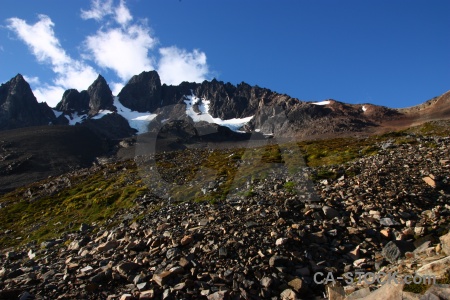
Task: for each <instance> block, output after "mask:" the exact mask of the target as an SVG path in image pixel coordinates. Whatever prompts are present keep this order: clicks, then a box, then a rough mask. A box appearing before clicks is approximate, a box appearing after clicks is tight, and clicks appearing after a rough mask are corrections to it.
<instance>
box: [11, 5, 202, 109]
mask: <svg viewBox="0 0 450 300" xmlns="http://www.w3.org/2000/svg"><path fill="white" fill-rule="evenodd" d="M80 17H81V19H82V20H84V21H85V22H87V21H90V20H95V21H96V22H97V23H98V29H97V31H96V32H93V33H92V34H89V35H87V36H86V37H85V38H84V40H83V41H82V42H81V43H80V46H81V47H80V48H81V49H83V51H82V53H81V54H80V55H79V57H77V58H73V57H71V56H70V55H69V54H68V53H67V51H66V50H65V49H64V46H63V45H62V44H61V42H60V39H59V38H58V37H57V36H56V35H55V32H54V27H55V26H57V25H55V24H54V23H53V21H52V20H51V18H50V17H49V16H47V15H42V14H41V15H39V16H38V21H37V22H36V23H34V24H29V23H27V21H26V20H23V19H20V18H10V19H7V28H8V29H9V30H11V31H12V32H14V33H15V34H16V35H17V37H18V38H19V39H20V40H22V41H23V42H24V43H25V44H26V45H27V46H28V48H29V50H30V52H31V53H32V54H33V55H34V57H35V58H36V60H37V62H39V63H41V64H44V65H48V66H49V67H50V68H51V70H52V71H53V73H54V78H53V80H52V82H42V81H41V80H40V79H39V78H33V76H32V75H29V76H28V78H33V82H30V84H31V85H32V87H33V91H34V93H35V95H36V97H37V98H38V100H39V101H46V102H47V103H48V104H49V105H50V106H55V105H56V104H57V103H58V102H59V100H60V99H61V97H62V94H63V92H64V90H66V89H69V88H75V89H78V90H83V89H87V87H88V86H89V85H90V84H91V83H92V82H93V81H94V80H95V78H96V77H97V75H98V73H101V72H102V71H105V70H109V71H112V72H113V73H114V74H115V75H116V76H117V80H116V81H114V80H113V81H111V82H110V85H111V88H112V90H113V93H114V94H117V93H118V92H119V91H120V89H121V88H122V87H123V85H124V84H125V83H126V82H127V81H128V80H129V79H130V78H131V77H132V76H133V75H136V74H139V73H141V72H142V71H147V70H157V71H158V72H159V73H160V77H161V81H162V82H163V83H166V84H179V83H180V82H182V81H196V82H199V81H203V80H205V79H208V77H209V74H210V71H209V67H208V64H207V60H206V54H205V53H204V52H202V51H200V50H198V49H193V50H192V51H188V50H186V49H181V48H178V47H176V46H163V45H160V44H159V41H158V38H157V37H156V36H155V35H154V33H153V31H152V29H151V28H150V26H149V25H148V21H147V20H145V19H144V20H135V19H134V17H133V15H132V14H131V12H130V10H129V8H128V7H127V5H126V2H125V1H124V0H120V1H119V2H115V1H114V0H103V1H102V0H92V1H91V6H90V8H89V9H88V10H84V9H81V10H80ZM26 75H28V74H26Z"/></svg>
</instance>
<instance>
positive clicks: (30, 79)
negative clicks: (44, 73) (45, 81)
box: [23, 75, 41, 85]
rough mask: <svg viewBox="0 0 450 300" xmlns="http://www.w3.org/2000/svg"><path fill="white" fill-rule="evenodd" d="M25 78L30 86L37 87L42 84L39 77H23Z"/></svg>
mask: <svg viewBox="0 0 450 300" xmlns="http://www.w3.org/2000/svg"><path fill="white" fill-rule="evenodd" d="M23 78H24V79H25V81H26V82H28V83H29V84H36V85H39V84H41V81H40V80H39V77H30V76H26V75H23Z"/></svg>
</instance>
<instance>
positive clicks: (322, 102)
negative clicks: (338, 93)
mask: <svg viewBox="0 0 450 300" xmlns="http://www.w3.org/2000/svg"><path fill="white" fill-rule="evenodd" d="M311 104H314V105H328V104H330V101H329V100H326V101H320V102H313V103H311Z"/></svg>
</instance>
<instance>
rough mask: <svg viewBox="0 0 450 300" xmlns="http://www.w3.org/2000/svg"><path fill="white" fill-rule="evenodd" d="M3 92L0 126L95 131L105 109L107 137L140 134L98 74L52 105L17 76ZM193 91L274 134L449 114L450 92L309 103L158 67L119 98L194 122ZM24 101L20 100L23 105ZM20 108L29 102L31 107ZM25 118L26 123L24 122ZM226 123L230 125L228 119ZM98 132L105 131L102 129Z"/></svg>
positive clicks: (248, 127)
mask: <svg viewBox="0 0 450 300" xmlns="http://www.w3.org/2000/svg"><path fill="white" fill-rule="evenodd" d="M1 91H2V92H1V93H0V95H1V97H0V99H1V100H0V103H2V106H1V109H0V130H6V129H12V128H20V127H28V126H34V125H44V124H54V125H58V124H71V125H74V124H76V123H80V124H81V123H85V122H86V121H89V122H88V123H89V124H90V126H91V128H93V129H94V130H95V127H96V125H95V124H96V123H105V122H98V119H101V118H104V117H105V116H106V115H108V114H118V116H116V117H114V118H110V117H109V119H115V120H119V121H118V123H119V124H120V126H119V127H118V131H120V132H122V133H126V134H120V135H118V136H112V138H124V137H127V136H126V135H129V136H131V135H133V134H135V133H142V131H139V129H138V128H136V127H134V129H135V130H136V131H137V132H136V131H135V132H134V133H133V124H132V123H133V122H130V121H131V120H128V123H129V124H128V126H126V122H123V120H122V119H121V118H124V119H126V117H124V115H123V114H121V112H120V111H118V107H117V105H114V96H113V94H112V92H111V89H110V88H109V85H108V83H107V82H106V80H105V79H104V78H103V77H102V76H101V75H99V76H98V78H97V79H96V80H95V81H94V82H93V83H92V84H91V85H90V86H89V87H88V89H87V90H83V91H81V92H79V91H77V90H75V89H69V90H66V91H65V92H64V94H63V95H62V98H61V101H60V102H59V103H58V104H57V105H56V107H55V109H53V110H52V109H50V108H49V107H48V105H46V104H38V103H37V100H36V98H35V97H34V95H33V93H32V91H31V88H30V87H29V85H28V83H26V81H25V79H24V78H23V77H22V76H21V75H20V74H19V75H17V76H16V77H14V78H13V79H11V80H10V81H8V82H7V83H5V84H2V86H1ZM17 95H20V96H19V97H18V96H17ZM190 96H195V97H197V98H198V99H199V100H198V101H197V102H198V103H194V104H193V107H192V108H193V110H194V111H195V112H196V113H197V114H198V115H201V114H205V113H206V114H209V115H211V117H212V119H220V120H222V121H226V120H230V119H244V118H250V117H252V118H251V120H250V121H248V122H246V123H245V124H243V126H242V127H241V128H240V129H239V130H240V131H244V132H247V133H257V132H261V133H263V134H266V135H267V136H275V137H297V138H303V139H308V138H311V137H312V138H314V137H319V136H321V135H325V136H327V137H328V136H332V135H346V134H372V133H376V132H380V131H383V130H384V129H385V127H386V128H389V129H391V128H392V127H396V126H397V127H408V126H411V125H417V124H420V123H421V122H426V121H429V120H436V119H447V118H449V115H450V100H449V99H450V92H447V93H445V94H443V95H441V96H438V97H435V98H433V99H431V100H428V101H426V102H424V103H422V104H420V105H417V106H414V107H410V108H400V109H397V108H389V107H386V106H379V105H374V104H370V103H367V104H349V103H344V102H340V101H337V100H333V99H327V100H324V101H321V102H306V101H302V100H299V99H297V98H293V97H291V96H289V95H286V94H279V93H276V92H273V91H271V90H270V89H267V88H261V87H259V86H250V85H249V84H247V83H245V82H242V83H240V84H238V85H232V84H231V83H229V82H228V83H225V82H223V81H218V80H216V79H213V80H211V81H206V80H205V81H203V82H202V83H192V82H191V83H189V82H182V83H181V84H179V85H166V84H162V83H161V80H160V78H159V75H158V73H157V72H156V71H144V72H142V73H141V74H138V75H135V76H133V77H132V78H131V79H130V80H129V82H128V83H127V84H126V85H125V86H124V87H123V89H122V90H121V91H120V93H119V94H118V96H117V97H118V98H117V100H118V101H119V102H120V104H121V105H123V106H124V107H125V108H127V109H129V110H130V111H135V112H139V113H148V116H151V115H152V116H153V117H151V118H150V117H148V118H147V119H146V120H147V121H148V124H150V123H151V122H152V121H153V120H154V122H160V123H161V124H160V125H161V126H162V125H163V124H162V123H164V122H162V121H165V122H167V121H168V120H169V121H172V120H178V119H183V120H185V121H188V122H192V121H193V120H192V116H191V117H189V116H188V113H187V109H186V108H185V107H186V99H187V97H190ZM19 98H20V99H19ZM13 99H16V100H13ZM23 101H25V103H22V102H23ZM205 101H207V104H208V111H199V106H202V105H203V106H204V105H205ZM5 103H10V105H9V106H8V105H7V104H6V105H5ZM12 104H15V105H16V104H17V105H16V106H17V107H18V108H11V105H12ZM25 106H30V107H34V108H33V109H32V110H31V111H28V110H26V109H25V108H24V107H25ZM21 110H23V111H24V112H23V113H22V114H26V116H28V117H27V118H26V117H24V116H19V117H18V118H15V117H14V116H15V114H16V115H17V111H21ZM57 115H58V116H57ZM155 116H156V118H154V117H155ZM162 116H164V118H163V117H162ZM140 118H143V116H141V117H140ZM24 119H29V120H31V121H29V122H25V121H24V122H21V120H24ZM107 119H108V118H107ZM106 123H108V122H106ZM194 123H195V121H194ZM224 124H225V126H227V124H226V122H224ZM110 125H111V124H110ZM219 125H223V124H219ZM99 126H100V125H99ZM116 127H117V126H116ZM159 127H160V126H159ZM98 131H99V132H104V131H105V130H104V129H101V128H100V130H98Z"/></svg>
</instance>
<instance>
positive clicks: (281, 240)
mask: <svg viewBox="0 0 450 300" xmlns="http://www.w3.org/2000/svg"><path fill="white" fill-rule="evenodd" d="M288 241H289V239H288V238H279V239H277V240H276V241H275V245H277V246H281V245H284V244H286V243H287V242H288Z"/></svg>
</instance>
